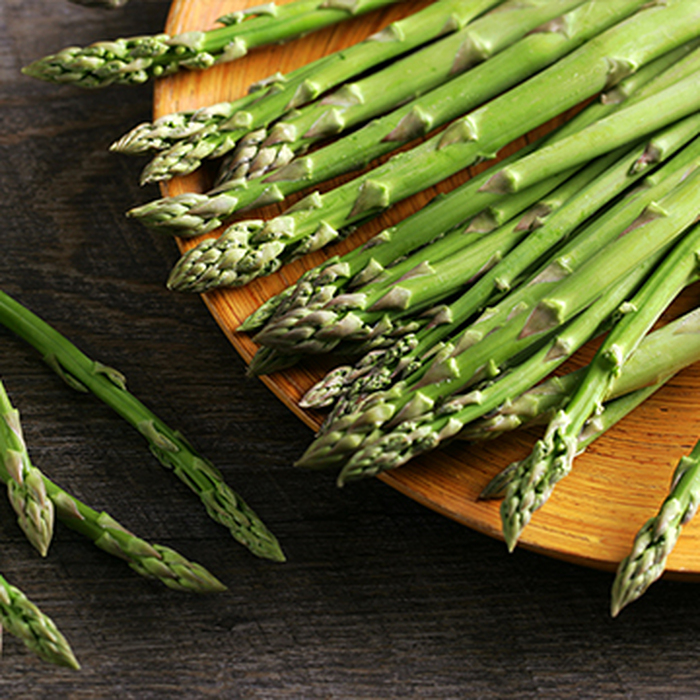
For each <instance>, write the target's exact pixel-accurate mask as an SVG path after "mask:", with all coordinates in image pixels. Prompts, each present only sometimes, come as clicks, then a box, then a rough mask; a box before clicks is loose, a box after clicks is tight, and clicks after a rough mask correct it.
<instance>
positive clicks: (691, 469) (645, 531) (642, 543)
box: [610, 443, 700, 617]
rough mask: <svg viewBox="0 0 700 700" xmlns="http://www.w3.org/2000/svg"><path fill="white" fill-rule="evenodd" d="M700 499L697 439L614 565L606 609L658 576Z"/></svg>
mask: <svg viewBox="0 0 700 700" xmlns="http://www.w3.org/2000/svg"><path fill="white" fill-rule="evenodd" d="M698 503H700V443H696V445H695V447H694V448H693V449H692V451H691V453H690V454H689V455H686V456H683V457H681V459H680V461H679V462H678V465H677V467H676V470H675V472H674V474H673V478H672V480H671V488H670V491H669V493H668V495H667V496H666V498H665V500H664V502H663V503H662V504H661V507H660V508H659V511H658V513H657V514H656V515H655V516H654V517H653V518H650V519H649V520H648V521H647V522H646V523H645V524H644V525H643V526H642V528H641V529H640V530H639V532H638V533H637V535H636V537H635V538H634V543H633V545H632V550H631V552H630V554H629V555H628V556H627V557H625V558H624V559H623V560H622V561H621V562H620V565H619V567H618V569H617V573H616V575H615V580H614V581H613V585H612V592H611V601H610V612H611V614H612V616H613V617H616V616H617V615H618V614H619V612H620V610H622V608H624V607H625V606H626V605H628V604H629V603H631V602H633V601H634V600H637V598H639V597H640V596H642V595H643V594H644V592H645V591H646V590H647V589H648V588H649V586H650V585H651V584H652V583H654V581H656V580H657V579H659V578H660V577H661V575H662V574H663V572H664V569H665V567H666V561H667V559H668V556H669V554H670V553H671V552H672V551H673V548H674V547H675V545H676V542H677V541H678V537H679V536H680V534H681V530H682V528H683V525H686V524H687V523H688V522H690V520H691V519H692V518H693V516H694V515H695V512H696V511H697V508H698Z"/></svg>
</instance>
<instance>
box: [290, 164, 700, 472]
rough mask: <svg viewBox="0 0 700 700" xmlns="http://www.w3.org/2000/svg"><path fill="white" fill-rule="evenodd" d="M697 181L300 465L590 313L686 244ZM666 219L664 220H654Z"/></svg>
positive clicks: (475, 332) (504, 312)
mask: <svg viewBox="0 0 700 700" xmlns="http://www.w3.org/2000/svg"><path fill="white" fill-rule="evenodd" d="M699 178H700V170H698V169H697V167H696V168H694V169H693V170H692V173H691V174H689V175H688V176H687V177H686V178H685V179H684V180H683V181H682V183H681V184H680V185H678V186H677V187H675V188H674V189H673V190H671V192H670V193H669V194H667V195H666V196H665V197H663V198H662V199H660V200H659V205H657V206H654V207H646V208H645V209H644V210H643V211H642V214H641V215H639V216H638V217H637V218H636V220H635V219H633V223H632V224H631V225H629V224H628V223H627V220H626V219H624V218H620V219H617V221H616V222H615V223H616V224H617V226H618V227H620V226H621V228H617V229H615V228H614V227H612V226H611V227H610V231H615V230H617V231H618V232H620V231H626V235H624V236H622V237H620V238H616V239H615V240H613V241H612V242H610V243H608V244H607V245H605V246H604V247H603V248H601V249H598V248H597V246H595V241H596V237H595V236H589V237H585V238H584V239H583V240H584V241H585V244H586V245H585V246H584V248H583V249H584V250H585V249H586V248H587V247H588V248H594V249H595V250H597V252H596V253H595V254H594V255H593V256H592V257H589V258H588V259H586V260H585V262H583V264H580V263H579V266H578V269H576V266H574V271H573V272H572V273H571V274H567V273H568V272H569V269H568V267H565V266H562V265H561V263H557V261H556V260H555V263H557V264H549V265H547V266H546V267H545V268H544V270H543V271H542V272H541V273H538V274H537V275H536V276H535V278H534V279H533V280H532V282H531V283H529V284H528V285H527V286H526V287H525V288H524V290H523V291H521V290H518V291H517V292H516V294H518V295H519V296H518V302H517V305H511V304H510V303H508V304H507V305H506V304H502V305H501V310H500V312H499V313H493V312H487V313H486V314H485V315H484V316H483V317H482V319H480V320H479V321H477V323H476V324H472V326H470V327H469V328H468V329H467V331H465V332H464V333H463V334H462V335H461V337H460V339H459V341H458V342H457V344H456V347H455V348H454V349H452V350H451V351H449V352H446V353H444V354H442V355H439V356H438V357H437V358H436V359H435V360H433V361H432V364H430V365H429V366H428V367H427V368H426V367H421V368H420V370H418V371H416V372H414V376H413V377H408V378H407V379H406V380H404V382H403V383H400V384H399V385H395V386H394V387H392V389H391V390H388V391H385V392H380V393H379V394H377V395H376V396H375V397H373V401H368V402H366V403H365V404H364V405H362V406H361V408H360V410H359V411H358V412H357V413H356V414H354V415H349V416H345V417H343V418H342V419H341V420H340V421H337V423H338V426H337V427H336V428H334V429H328V430H327V432H326V433H324V434H323V435H322V436H321V437H320V439H318V440H317V441H316V442H315V443H312V445H311V446H310V447H309V449H308V450H307V452H306V453H305V454H304V455H303V456H302V458H301V459H300V460H299V464H301V465H305V464H308V465H318V466H321V465H324V464H333V463H336V462H338V461H341V462H342V461H345V460H347V457H348V454H351V453H352V452H353V451H356V450H357V449H358V446H359V445H361V444H362V442H363V439H364V436H366V435H367V434H368V433H370V432H372V431H374V430H378V429H379V428H380V427H381V426H382V425H384V424H385V423H386V424H388V423H393V424H395V423H397V422H400V421H403V420H406V419H407V418H408V417H409V416H411V415H415V414H416V412H418V411H420V412H425V411H427V410H428V409H429V408H430V407H431V406H433V405H435V404H436V402H437V401H441V400H443V397H444V396H445V395H448V394H450V393H456V392H457V391H461V390H464V388H465V387H466V386H468V385H469V384H473V383H475V382H477V381H481V380H484V379H487V378H488V377H489V376H491V377H493V376H494V375H495V374H496V373H497V372H499V371H500V367H501V365H502V364H503V363H504V362H506V361H507V359H508V357H514V356H517V355H518V354H519V353H521V352H524V351H526V350H527V348H529V347H533V346H534V344H535V343H537V342H541V341H542V339H546V338H547V337H548V334H551V333H552V332H555V331H556V329H557V328H558V327H561V326H562V325H563V324H564V323H566V322H567V321H568V320H570V319H571V318H573V317H574V316H575V315H577V314H578V313H579V312H581V311H582V310H583V309H584V308H586V306H587V305H589V304H590V303H591V302H592V301H593V299H594V298H595V296H596V295H597V294H599V293H600V291H601V290H603V289H606V288H607V287H608V286H610V285H611V284H614V282H615V280H617V279H621V278H623V277H625V276H626V275H627V274H628V272H629V271H630V270H631V269H632V268H633V267H634V265H637V264H641V263H642V261H644V260H646V259H648V257H649V256H650V255H653V254H657V253H658V251H659V250H660V249H662V248H663V246H666V245H669V244H670V243H672V242H673V240H675V239H676V238H677V237H678V236H680V235H681V233H682V231H683V230H684V228H687V226H689V225H690V223H692V219H693V217H694V214H693V212H694V211H695V210H694V208H693V207H694V206H696V204H697V202H696V201H695V193H694V190H693V187H694V185H695V183H696V182H697V181H698V179H699ZM661 207H665V209H662V208H661ZM632 211H634V210H632ZM661 211H664V215H663V216H660V215H658V214H656V213H655V212H661ZM625 224H627V225H625ZM594 230H595V231H596V233H597V232H598V229H594ZM577 238H578V237H577ZM564 259H565V260H566V261H567V263H568V262H569V260H572V259H573V257H572V256H571V254H569V255H568V256H566V258H564ZM555 272H558V274H556V275H555V274H553V273H555ZM562 275H564V276H563V278H562ZM465 296H466V295H465ZM509 302H510V300H509ZM467 350H469V352H466V351H467ZM409 387H410V388H409Z"/></svg>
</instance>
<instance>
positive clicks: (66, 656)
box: [0, 576, 80, 670]
mask: <svg viewBox="0 0 700 700" xmlns="http://www.w3.org/2000/svg"><path fill="white" fill-rule="evenodd" d="M0 622H1V623H2V626H3V627H4V629H6V630H7V631H8V632H10V634H13V635H15V636H16V637H18V638H19V639H21V640H22V641H23V642H24V644H25V646H26V647H27V648H28V649H30V650H31V651H33V652H34V653H35V654H36V655H37V656H39V658H41V659H43V660H44V661H48V662H49V663H52V664H57V665H58V666H67V667H68V668H73V669H75V670H78V669H79V668H80V664H79V663H78V660H77V659H76V658H75V655H74V654H73V650H72V649H71V648H70V645H69V644H68V641H67V640H66V638H65V637H64V636H63V635H62V634H61V632H60V631H59V629H58V627H56V624H55V623H54V621H53V620H52V619H51V618H50V617H49V616H48V615H46V614H45V613H43V612H42V611H41V610H40V609H39V608H38V607H37V606H36V605H35V604H34V603H32V601H31V600H29V598H27V596H26V595H25V594H24V593H22V591H21V590H19V588H16V587H15V586H13V585H12V584H10V583H9V582H8V581H7V580H6V579H5V578H4V577H3V576H0Z"/></svg>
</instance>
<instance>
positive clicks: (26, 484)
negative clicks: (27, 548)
mask: <svg viewBox="0 0 700 700" xmlns="http://www.w3.org/2000/svg"><path fill="white" fill-rule="evenodd" d="M0 467H1V469H2V471H3V473H4V474H6V475H7V478H6V479H3V481H4V482H5V484H6V485H7V494H8V497H9V500H10V503H11V504H12V507H13V508H14V510H15V512H16V513H17V522H18V523H19V526H20V528H21V529H22V531H23V532H24V534H25V535H26V536H27V539H28V540H29V541H30V542H31V544H32V545H33V546H34V547H35V548H36V550H37V551H38V552H39V554H41V556H42V557H45V556H46V554H47V552H48V551H49V545H50V543H51V537H52V535H53V524H54V507H53V503H52V501H51V499H50V498H48V496H47V495H46V488H45V486H44V482H43V480H42V473H41V471H40V470H39V469H37V468H36V467H35V466H34V465H33V464H32V462H31V459H30V457H29V453H28V451H27V445H26V444H25V442H24V435H23V432H22V424H21V423H20V418H19V411H17V409H16V408H14V406H12V404H11V403H10V399H9V397H8V395H7V392H6V390H5V386H4V384H3V383H2V382H1V381H0Z"/></svg>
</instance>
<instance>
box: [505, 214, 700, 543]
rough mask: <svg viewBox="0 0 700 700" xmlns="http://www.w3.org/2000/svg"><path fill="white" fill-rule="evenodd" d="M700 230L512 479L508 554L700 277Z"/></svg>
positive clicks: (667, 265)
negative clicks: (608, 398) (629, 368)
mask: <svg viewBox="0 0 700 700" xmlns="http://www.w3.org/2000/svg"><path fill="white" fill-rule="evenodd" d="M699 246H700V227H698V226H696V227H695V228H694V229H693V230H692V231H690V232H689V233H688V234H687V235H686V236H685V237H684V238H683V240H682V241H681V242H680V243H679V244H678V245H677V246H676V247H675V248H674V250H673V252H672V253H671V254H670V255H669V256H668V257H667V258H666V260H665V261H664V263H663V264H661V265H660V266H659V268H658V269H657V270H656V271H655V272H654V274H653V275H652V276H651V278H650V279H649V281H648V282H647V283H646V284H645V285H644V286H643V287H642V289H641V290H640V291H639V292H638V294H637V295H636V296H635V297H634V298H633V299H632V300H631V302H630V306H631V309H632V310H631V311H629V312H628V313H627V315H626V316H625V317H624V318H623V319H622V321H620V322H619V323H618V324H617V325H616V326H615V328H614V329H613V330H612V331H611V332H610V334H609V335H608V337H607V338H606V340H605V342H604V343H603V344H602V346H601V347H600V349H599V350H598V352H597V353H596V356H595V357H594V359H593V362H592V363H591V365H590V366H589V368H588V370H587V372H586V376H585V378H584V379H582V380H581V382H580V384H579V386H578V388H577V390H576V391H575V392H574V394H573V396H572V398H571V400H570V401H569V402H568V403H567V405H566V406H565V407H564V408H562V409H561V410H559V411H557V413H556V415H555V416H554V417H553V419H552V420H551V421H550V423H549V426H548V428H547V432H546V434H545V436H544V437H543V438H542V439H541V440H539V441H538V442H537V444H536V445H535V448H534V449H533V451H532V453H531V455H530V456H529V457H527V458H526V459H524V460H522V461H521V462H520V464H519V466H518V468H517V470H516V471H515V474H514V475H513V479H512V481H511V483H510V485H509V486H508V490H507V491H506V495H505V499H504V501H503V503H502V505H501V520H502V523H503V534H504V537H505V540H506V544H507V546H508V549H509V550H511V551H512V550H513V548H514V547H515V545H516V543H517V540H518V537H519V536H520V533H521V532H522V531H523V529H524V528H525V526H526V525H527V523H528V522H529V521H530V518H531V517H532V514H533V513H534V511H535V510H537V509H538V508H540V507H542V505H544V503H545V502H546V501H547V499H548V498H549V496H550V494H551V493H552V490H553V489H554V487H555V485H556V483H557V482H558V481H560V480H561V479H562V478H564V477H565V476H566V475H567V474H568V473H569V472H570V471H571V469H572V466H573V460H574V457H575V455H576V451H577V447H578V436H579V434H580V432H581V430H582V429H583V426H584V425H585V423H586V421H587V420H588V419H589V418H590V416H591V415H592V414H593V413H594V412H595V410H596V407H597V406H598V405H599V404H600V403H601V402H602V400H603V398H604V397H605V394H606V393H607V392H608V391H609V388H610V385H611V384H612V381H613V378H614V377H615V376H617V375H619V374H620V372H621V371H622V367H623V366H624V364H625V362H626V361H627V359H628V358H629V357H630V355H631V354H632V353H633V352H634V350H635V349H636V347H637V345H638V344H639V342H640V341H641V339H642V338H643V337H644V335H645V334H646V333H647V332H648V330H649V329H650V328H651V326H652V324H653V323H654V322H655V321H656V320H657V319H658V317H659V316H660V315H661V313H662V312H663V311H664V310H665V309H666V308H667V307H668V305H669V304H670V303H671V301H672V300H673V299H674V298H675V297H676V295H677V294H678V293H679V292H680V291H681V289H682V288H683V287H684V286H685V285H686V284H688V282H689V280H691V279H693V278H696V277H697V260H698V252H699Z"/></svg>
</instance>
